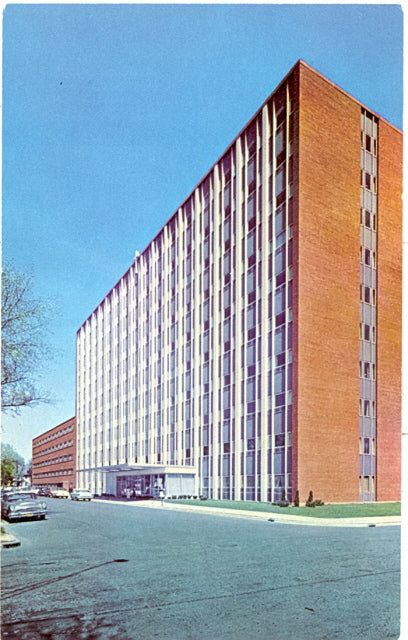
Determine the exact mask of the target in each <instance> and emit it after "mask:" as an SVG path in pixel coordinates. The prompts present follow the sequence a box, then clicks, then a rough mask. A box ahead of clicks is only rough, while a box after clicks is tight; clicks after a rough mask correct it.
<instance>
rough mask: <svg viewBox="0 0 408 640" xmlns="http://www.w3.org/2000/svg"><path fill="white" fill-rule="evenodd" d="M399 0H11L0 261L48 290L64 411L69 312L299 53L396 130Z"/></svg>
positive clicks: (108, 283) (136, 243)
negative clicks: (66, 1) (289, 0)
mask: <svg viewBox="0 0 408 640" xmlns="http://www.w3.org/2000/svg"><path fill="white" fill-rule="evenodd" d="M402 28H403V17H402V10H401V8H400V6H399V5H390V4H387V5H378V4H372V5H367V4H361V5H347V4H342V5H333V4H327V5H324V4H323V5H322V4H315V5H307V4H303V5H302V4H300V5H293V4H287V5H277V4H276V5H274V4H263V5H254V4H235V5H234V4H225V5H219V4H212V5H195V4H191V5H182V4H181V5H172V4H167V5H156V4H145V5H140V4H111V5H104V4H99V5H93V4H88V5H85V4H71V5H63V4H58V5H57V4H55V5H50V4H43V5H41V4H26V5H23V4H9V5H6V8H5V11H4V16H3V103H4V114H3V260H8V261H12V262H13V264H14V266H15V267H16V269H17V270H19V271H23V272H26V273H28V274H31V275H32V276H33V277H34V291H35V294H36V295H37V296H40V297H44V298H47V299H51V300H53V301H54V309H55V313H54V318H53V320H52V321H51V322H50V324H49V327H48V331H49V335H48V334H47V341H48V343H49V344H50V346H51V347H52V350H53V352H54V357H53V358H52V360H50V361H49V362H48V361H47V362H44V370H43V376H42V378H41V380H40V383H41V385H42V386H43V387H45V388H46V389H48V390H49V392H50V395H51V397H52V399H53V401H52V403H50V404H47V405H39V406H37V407H35V408H31V409H28V408H27V409H24V410H23V411H22V412H21V414H20V415H19V416H4V414H3V435H2V437H3V441H4V442H7V443H10V444H12V445H13V446H14V447H15V448H16V449H17V451H18V452H19V453H20V454H21V455H22V456H23V457H25V458H26V459H27V460H28V459H29V458H30V457H31V440H32V438H33V437H34V436H36V435H39V434H40V433H42V432H43V431H45V430H47V429H50V428H52V427H53V426H55V425H57V424H59V423H60V422H63V421H64V420H67V419H68V418H70V417H72V416H73V415H74V414H75V334H76V331H77V329H78V328H79V326H80V325H81V324H82V322H83V321H84V320H85V319H86V318H87V317H88V315H90V313H91V312H92V311H93V309H94V308H95V307H96V306H97V304H98V303H99V302H100V301H101V299H102V298H103V297H104V296H105V294H106V293H107V292H108V291H109V289H110V288H111V287H112V286H113V285H114V284H115V282H117V280H118V279H119V278H120V277H121V275H122V274H123V273H124V272H125V271H126V269H127V268H128V267H129V266H130V264H131V262H132V260H133V257H134V253H135V250H143V249H144V248H145V247H146V245H147V244H148V243H149V241H150V240H151V239H152V238H153V236H154V235H155V234H156V233H157V232H158V231H159V229H160V228H161V227H162V226H163V224H164V223H165V222H166V221H167V220H168V218H169V217H170V216H171V215H172V213H173V212H174V211H175V210H176V209H177V207H178V205H180V204H181V202H182V201H183V200H184V199H185V198H186V196H187V195H188V194H189V193H190V192H191V191H192V189H193V188H194V186H195V185H196V184H197V182H199V180H200V179H201V177H202V176H203V175H204V174H205V173H206V172H207V170H208V169H209V168H210V167H211V166H212V164H214V162H215V161H216V160H217V158H218V157H219V156H220V155H221V154H222V152H223V150H224V149H225V148H226V147H227V145H228V144H229V143H230V142H231V141H232V139H233V138H234V137H235V136H236V135H237V134H238V132H239V131H240V130H241V129H242V127H243V126H244V125H245V123H246V122H247V121H248V120H249V119H250V117H251V116H252V115H253V114H254V113H255V111H256V110H257V109H258V108H259V107H260V106H261V104H262V103H263V102H264V100H265V99H266V98H267V97H268V95H269V94H270V93H272V91H273V90H274V88H275V87H276V85H277V84H278V83H279V82H280V80H281V79H282V78H283V76H285V75H286V74H287V72H288V71H289V70H290V69H291V67H292V66H293V65H294V64H295V62H296V61H297V60H298V59H299V58H302V59H303V60H305V61H306V62H307V63H308V64H310V65H311V66H313V67H314V68H316V69H317V70H318V71H320V72H321V73H323V74H324V75H326V76H327V77H328V78H330V80H332V81H333V82H335V83H336V84H338V85H339V86H341V87H342V88H343V89H345V90H346V91H347V92H348V93H350V94H351V95H353V96H354V97H356V98H357V99H358V100H360V101H361V102H363V103H364V104H365V105H366V106H368V107H369V108H371V109H372V110H374V111H376V112H377V113H379V114H380V115H381V116H383V117H384V118H386V119H387V120H389V121H390V122H391V123H392V124H394V125H396V126H397V127H399V128H402V37H403V36H402Z"/></svg>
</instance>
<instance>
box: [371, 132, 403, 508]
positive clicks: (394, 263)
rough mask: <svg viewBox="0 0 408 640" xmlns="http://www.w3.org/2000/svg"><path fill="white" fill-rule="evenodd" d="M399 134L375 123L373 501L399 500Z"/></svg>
mask: <svg viewBox="0 0 408 640" xmlns="http://www.w3.org/2000/svg"><path fill="white" fill-rule="evenodd" d="M401 194H402V134H401V132H399V131H398V130H396V129H395V128H394V127H392V126H391V125H389V124H388V123H386V122H383V121H380V123H379V141H378V252H377V253H378V260H377V277H378V283H377V500H378V501H381V500H400V497H401V339H402V338H401V331H402V326H401V314H402V308H401V304H402V302H401V298H402V285H401V282H402V202H401Z"/></svg>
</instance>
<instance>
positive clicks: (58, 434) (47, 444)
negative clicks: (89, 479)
mask: <svg viewBox="0 0 408 640" xmlns="http://www.w3.org/2000/svg"><path fill="white" fill-rule="evenodd" d="M32 450H33V460H32V484H33V485H34V486H37V487H39V486H49V487H62V488H64V489H67V490H69V489H73V488H74V487H75V485H76V481H75V477H76V419H75V417H74V418H71V419H70V420H66V421H65V422H62V423H61V424H59V425H57V426H56V427H53V428H52V429H49V430H48V431H45V432H44V433H42V434H41V435H39V436H37V437H36V438H34V439H33V444H32Z"/></svg>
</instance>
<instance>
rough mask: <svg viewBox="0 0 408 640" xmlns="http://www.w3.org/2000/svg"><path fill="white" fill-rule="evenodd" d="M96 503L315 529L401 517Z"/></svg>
mask: <svg viewBox="0 0 408 640" xmlns="http://www.w3.org/2000/svg"><path fill="white" fill-rule="evenodd" d="M98 502H110V503H111V504H127V505H128V506H133V507H140V508H143V507H145V508H150V509H151V508H164V509H167V510H174V511H190V512H194V513H202V514H203V515H204V514H205V515H214V516H217V515H218V516H224V517H229V518H245V519H247V520H262V521H267V522H271V523H276V524H294V525H304V526H315V527H319V526H320V527H384V526H392V525H394V526H398V525H400V524H401V516H378V517H375V516H371V517H360V518H313V517H307V516H295V515H293V516H291V515H289V514H283V513H282V514H280V513H274V512H271V511H245V510H240V509H222V508H214V507H204V506H203V507H201V506H200V507H197V506H195V505H188V504H178V503H175V504H174V503H171V502H167V501H164V504H163V505H161V504H160V502H159V501H157V500H146V501H143V502H137V501H130V502H127V501H121V500H104V499H100V498H98Z"/></svg>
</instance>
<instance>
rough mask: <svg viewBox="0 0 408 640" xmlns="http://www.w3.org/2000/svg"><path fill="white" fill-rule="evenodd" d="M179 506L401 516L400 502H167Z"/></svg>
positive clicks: (310, 514) (334, 515) (330, 515)
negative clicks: (287, 504) (311, 504)
mask: <svg viewBox="0 0 408 640" xmlns="http://www.w3.org/2000/svg"><path fill="white" fill-rule="evenodd" d="M166 502H175V503H178V504H191V505H195V506H199V507H214V508H215V509H242V510H244V511H264V512H267V513H282V514H288V515H296V516H306V517H309V518H361V517H375V516H377V517H378V516H399V515H401V503H400V502H364V503H352V504H325V505H323V506H321V507H314V508H311V507H292V506H290V507H276V506H274V505H272V504H270V503H269V502H240V501H238V500H236V501H235V500H194V499H191V500H167V501H166Z"/></svg>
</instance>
